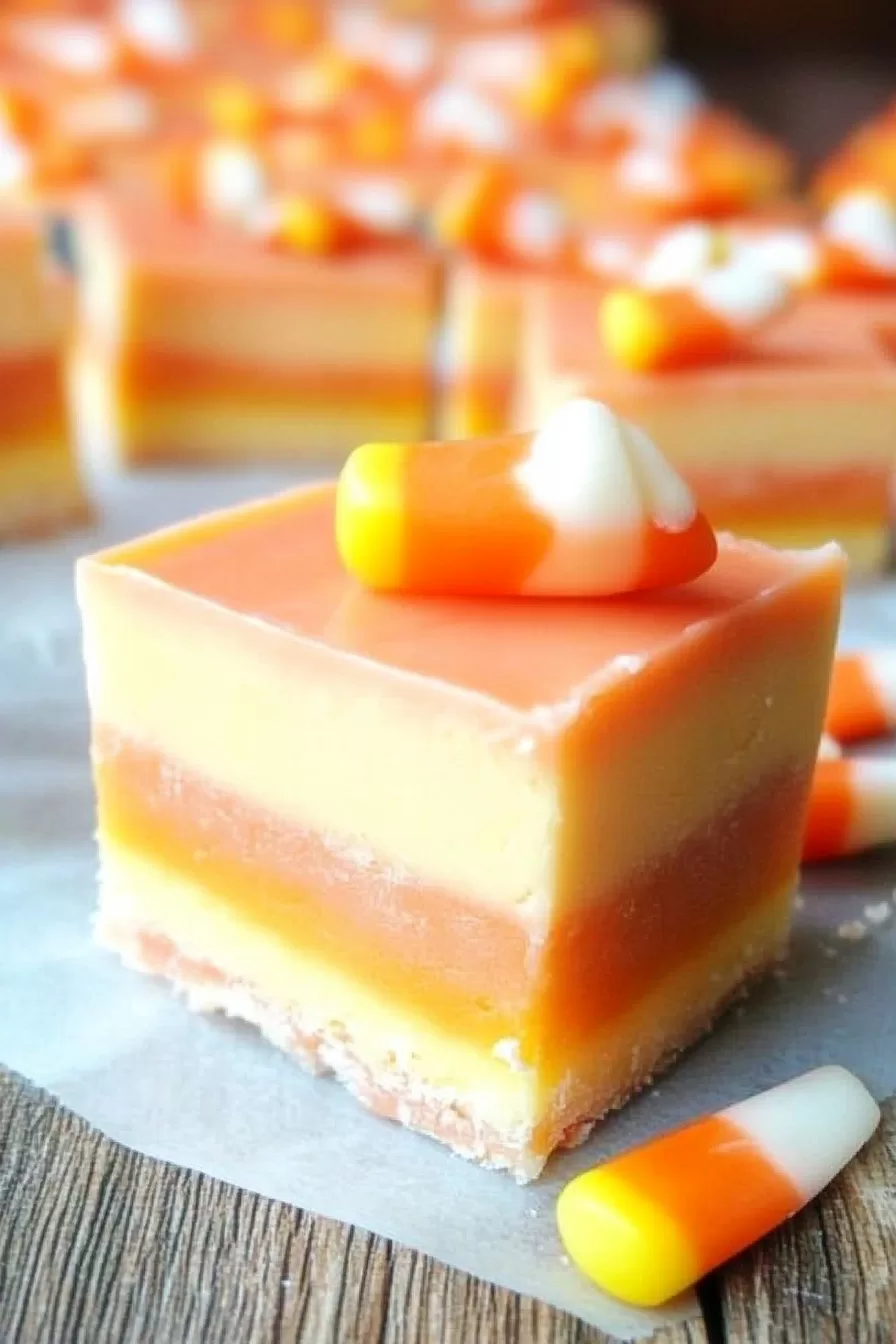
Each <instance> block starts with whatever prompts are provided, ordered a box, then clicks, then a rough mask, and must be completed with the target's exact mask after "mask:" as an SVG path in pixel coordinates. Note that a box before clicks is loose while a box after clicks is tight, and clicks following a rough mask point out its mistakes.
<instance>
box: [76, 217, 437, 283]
mask: <svg viewBox="0 0 896 1344" xmlns="http://www.w3.org/2000/svg"><path fill="white" fill-rule="evenodd" d="M82 214H83V215H84V217H85V218H86V219H87V220H88V221H90V222H95V223H97V224H98V225H99V228H100V229H101V230H102V231H103V234H104V236H105V237H107V238H108V239H109V241H110V242H111V244H112V245H113V246H114V247H117V248H119V249H120V251H121V252H122V254H123V255H124V258H125V260H126V262H127V263H128V264H129V265H130V266H132V267H134V268H135V269H136V270H138V271H153V272H156V273H158V272H162V273H166V274H169V275H172V276H175V275H176V276H177V277H178V279H179V280H180V279H183V282H184V284H189V285H193V286H195V287H196V288H197V289H201V288H204V287H206V286H207V285H209V284H212V285H214V286H215V287H217V288H220V287H221V286H222V285H232V286H234V287H238V288H240V289H245V288H247V287H248V286H251V287H252V288H254V289H258V288H261V289H264V290H267V291H270V290H276V291H278V292H282V291H283V290H284V289H286V288H289V287H292V286H295V287H296V288H299V289H301V291H302V292H303V293H305V292H307V291H308V289H309V287H313V286H314V285H315V284H319V285H320V288H321V290H322V292H323V291H324V290H327V291H329V290H332V289H334V288H336V289H338V290H339V291H340V292H355V291H356V290H357V289H358V288H359V287H362V288H364V289H368V290H369V289H370V288H371V287H381V288H384V289H387V290H389V291H390V292H394V293H396V295H398V296H400V295H401V294H403V293H404V292H405V291H406V290H408V289H413V290H414V291H415V292H416V291H417V289H418V286H419V281H420V274H421V271H426V272H432V273H433V275H435V271H436V262H435V260H434V259H433V258H431V257H429V256H427V255H426V253H425V252H424V251H423V249H422V248H421V247H419V246H417V245H416V244H414V243H412V242H396V243H388V244H386V243H384V244H382V245H377V246H371V247H369V248H363V249H360V250H359V251H357V252H352V253H350V254H347V255H342V254H340V255H338V256H334V257H320V256H302V255H300V254H298V253H295V252H288V251H284V250H282V249H281V250H278V249H276V248H272V247H268V246H266V245H265V244H264V243H262V242H261V241H257V240H255V239H253V238H251V237H249V236H247V234H246V233H245V232H244V231H242V230H241V229H239V228H236V227H228V226H227V225H224V224H216V223H213V222H212V221H210V220H205V219H203V220H202V221H201V222H196V221H193V220H191V219H189V218H186V217H183V216H180V215H177V214H175V213H174V212H170V211H165V210H161V209H158V208H153V207H151V206H149V205H148V204H147V202H145V201H139V202H138V201H134V200H128V201H125V200H122V199H113V198H111V197H108V196H107V197H105V198H100V197H98V196H94V197H92V198H91V199H89V200H88V201H85V202H84V203H83V204H82Z"/></svg>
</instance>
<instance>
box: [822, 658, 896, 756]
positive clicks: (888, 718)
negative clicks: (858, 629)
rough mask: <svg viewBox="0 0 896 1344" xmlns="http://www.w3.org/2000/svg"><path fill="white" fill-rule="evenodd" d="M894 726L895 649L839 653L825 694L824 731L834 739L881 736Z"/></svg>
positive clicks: (853, 740) (847, 739) (895, 722)
mask: <svg viewBox="0 0 896 1344" xmlns="http://www.w3.org/2000/svg"><path fill="white" fill-rule="evenodd" d="M894 729H896V649H894V648H880V649H866V650H865V652H864V653H860V652H856V653H842V654H840V655H839V656H838V657H837V659H836V661H835V663H834V671H833V675H832V677H831V688H830V692H829V694H828V707H827V714H826V716H825V730H826V731H827V732H828V733H830V735H831V736H832V737H835V738H836V739H837V741H838V742H856V741H860V740H861V739H862V738H869V737H884V736H885V735H886V734H887V733H891V732H893V730H894Z"/></svg>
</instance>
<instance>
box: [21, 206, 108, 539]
mask: <svg viewBox="0 0 896 1344" xmlns="http://www.w3.org/2000/svg"><path fill="white" fill-rule="evenodd" d="M68 307H69V296H68V295H67V293H66V289H65V285H64V282H63V281H62V279H61V277H58V276H54V275H53V274H52V273H51V271H50V270H49V268H48V263H47V259H46V256H45V252H44V244H43V234H42V230H41V227H40V223H39V221H38V220H37V218H36V217H34V216H32V215H31V214H29V213H26V212H10V211H7V212H5V213H4V214H3V215H2V217H0V538H3V537H12V536H15V537H19V536H32V535H36V534H40V533H44V532H48V531H53V530H54V529H56V528H58V527H61V526H64V525H66V524H69V523H73V522H78V521H83V520H84V519H85V518H86V516H87V503H86V499H85V495H84V492H83V489H82V486H81V483H80V480H79V476H78V470H77V465H76V461H75V455H74V451H73V448H72V442H71V435H70V433H69V416H68V407H67V401H66V395H65V370H64V363H63V343H64V337H65V328H66V313H67V309H68Z"/></svg>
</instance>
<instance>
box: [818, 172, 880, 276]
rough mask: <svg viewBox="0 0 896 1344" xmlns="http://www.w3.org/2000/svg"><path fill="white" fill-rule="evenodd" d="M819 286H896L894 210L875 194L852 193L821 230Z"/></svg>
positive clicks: (839, 202) (841, 200)
mask: <svg viewBox="0 0 896 1344" xmlns="http://www.w3.org/2000/svg"><path fill="white" fill-rule="evenodd" d="M821 242H822V249H823V250H822V283H823V284H825V285H827V286H828V287H830V288H835V289H836V288H872V289H874V288H883V287H886V286H890V285H896V208H894V206H893V204H892V203H891V202H890V201H889V200H888V199H887V197H886V196H884V195H883V194H882V193H880V192H877V191H851V192H847V193H846V194H845V195H843V196H841V197H840V198H839V199H838V200H837V201H836V202H835V203H834V205H833V206H832V207H831V209H830V210H829V211H828V214H827V215H826V216H825V219H824V222H823V224H822V228H821Z"/></svg>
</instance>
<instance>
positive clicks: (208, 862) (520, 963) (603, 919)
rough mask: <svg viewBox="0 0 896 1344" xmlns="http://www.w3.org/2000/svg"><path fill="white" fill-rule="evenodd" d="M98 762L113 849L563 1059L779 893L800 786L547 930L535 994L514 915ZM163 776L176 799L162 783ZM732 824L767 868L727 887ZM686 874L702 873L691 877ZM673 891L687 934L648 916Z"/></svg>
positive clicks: (468, 1034)
mask: <svg viewBox="0 0 896 1344" xmlns="http://www.w3.org/2000/svg"><path fill="white" fill-rule="evenodd" d="M95 755H96V759H97V765H96V783H97V790H98V796H99V818H100V829H101V833H102V834H103V835H104V836H105V837H106V839H107V840H109V841H110V842H112V843H113V844H115V845H116V846H117V847H119V848H123V849H124V850H125V851H127V852H130V853H133V854H135V855H137V856H144V857H145V858H146V859H147V860H148V861H150V862H152V863H155V864H161V865H163V866H164V868H165V869H166V870H169V871H171V872H172V873H175V874H178V875H180V876H181V877H186V878H188V879H189V880H191V881H194V882H197V883H199V884H200V885H205V886H208V887H209V888H210V889H212V890H214V891H215V892H216V896H217V898H218V899H220V900H221V901H226V902H230V903H231V904H232V905H234V906H235V907H238V908H239V909H241V910H244V911H245V912H246V914H247V915H248V916H250V917H251V919H252V920H253V921H258V922H260V923H262V924H263V925H264V926H265V927H269V928H271V929H272V930H275V931H277V932H278V933H279V934H280V936H282V937H283V938H285V939H287V940H289V941H292V942H294V943H295V944H296V945H297V946H298V947H301V948H302V949H303V950H306V951H308V952H310V953H311V954H312V955H314V956H317V957H320V958H322V959H323V960H324V961H325V962H327V963H329V964H332V965H334V966H336V967H338V968H341V969H342V970H344V971H347V972H348V973H349V974H351V975H353V976H355V977H357V978H358V980H359V981H360V982H362V983H365V984H369V985H371V986H372V987H373V988H377V987H378V988H380V989H382V990H383V991H384V992H385V993H387V994H388V995H389V996H390V997H392V998H395V999H396V1000H398V1001H399V1002H401V1003H404V1004H406V1005H407V1006H408V1007H409V1008H410V1009H412V1010H413V1011H414V1012H416V1013H419V1014H422V1015H423V1016H424V1017H425V1018H427V1019H429V1020H431V1021H433V1022H434V1023H436V1024H437V1025H439V1026H440V1027H442V1028H443V1029H444V1030H445V1031H446V1032H448V1033H449V1034H451V1035H456V1036H459V1037H462V1038H465V1039H468V1040H470V1041H473V1042H477V1043H480V1044H488V1043H489V1042H490V1041H492V1042H493V1041H494V1040H495V1039H497V1038H498V1037H502V1036H514V1037H519V1038H520V1040H521V1041H523V1043H524V1046H525V1050H526V1051H534V1050H537V1049H538V1048H539V1046H538V1041H537V1040H536V1039H533V1038H532V1030H531V1026H530V1024H529V1022H528V1021H526V1020H521V1013H522V1008H521V1005H522V1004H523V1003H524V1002H525V1003H527V1004H528V1005H529V1007H530V1010H531V1012H532V1021H533V1022H537V1023H538V1029H539V1032H540V1031H542V1030H543V1031H544V1032H545V1034H546V1037H547V1039H557V1040H562V1041H563V1042H564V1051H565V1055H564V1058H565V1059H567V1060H568V1059H569V1057H570V1056H574V1055H576V1054H577V1053H578V1051H579V1050H580V1049H583V1048H585V1047H586V1046H587V1045H588V1043H589V1041H592V1040H593V1039H594V1036H595V1034H596V1033H598V1032H599V1031H600V1030H601V1029H603V1028H604V1027H606V1026H607V1025H609V1024H611V1023H612V1022H613V1021H614V1020H615V1019H616V1018H618V1017H619V1016H621V1015H622V1014H624V1013H625V1012H627V1011H628V1010H629V1009H630V1008H632V1007H633V1006H634V1005H636V1004H637V1002H638V1001H639V999H640V998H641V997H643V995H644V994H646V993H647V992H649V990H650V989H651V988H652V987H653V986H654V985H655V984H656V983H657V981H658V980H659V979H661V978H662V976H663V975H664V974H665V973H671V972H672V971H673V970H674V969H676V968H677V967H678V966H681V965H684V964H685V963H686V962H687V961H688V960H690V959H691V958H692V957H693V956H695V955H697V954H698V953H699V951H700V950H701V949H702V948H703V947H704V946H706V945H708V944H709V943H710V942H711V941H712V940H713V938H715V937H716V936H718V935H719V934H720V933H723V932H724V930H725V929H726V928H727V927H729V925H731V924H732V923H734V922H737V921H738V920H740V919H741V918H743V917H744V915H746V914H748V913H749V912H750V911H751V910H752V909H754V908H756V907H757V906H758V905H759V904H760V903H761V902H762V901H763V900H764V899H765V897H766V896H767V895H768V893H770V892H772V893H777V892H780V891H781V890H782V889H783V888H784V887H785V886H786V884H787V882H788V880H789V878H790V874H791V873H792V871H793V864H794V855H793V853H792V842H791V839H790V830H791V827H790V825H789V823H788V822H787V821H786V820H785V819H786V818H788V817H789V816H790V815H791V813H792V809H793V807H794V806H797V807H799V806H800V804H801V801H802V797H803V794H804V790H805V781H804V779H803V777H802V776H798V775H797V774H796V773H794V772H793V771H785V772H782V773H781V774H780V775H779V776H778V777H777V779H766V780H763V781H762V782H761V783H760V784H759V785H757V786H756V787H755V789H753V790H752V791H751V792H750V793H749V794H748V795H747V796H746V797H745V798H743V799H742V800H741V801H740V802H738V803H737V804H736V805H735V806H734V807H732V808H731V809H727V810H726V811H725V813H724V816H723V817H722V818H721V819H720V820H719V822H718V823H717V824H710V825H708V826H706V827H701V829H700V830H699V831H697V832H695V833H694V834H693V835H692V836H690V837H689V838H687V839H686V840H685V841H684V842H683V843H682V844H680V845H679V846H677V847H676V849H675V851H674V852H672V853H670V854H668V855H666V856H664V857H663V858H662V859H661V860H660V861H658V862H656V863H652V864H651V865H650V867H649V870H648V871H647V872H645V873H643V874H633V875H632V877H631V879H630V881H628V882H626V883H625V885H624V886H622V887H620V889H619V890H618V891H607V892H605V893H595V897H596V898H597V899H595V900H593V901H590V902H589V903H588V904H587V905H585V906H584V908H583V909H581V910H579V911H574V912H571V913H570V915H568V916H567V917H566V919H565V920H564V921H561V922H560V923H559V924H558V925H557V927H556V929H555V930H554V932H553V935H552V937H551V941H550V944H549V946H548V947H547V949H546V950H545V951H544V954H543V957H542V958H541V959H540V964H541V967H542V969H541V971H540V974H541V976H542V985H541V989H540V990H536V989H535V987H534V986H533V984H532V975H533V973H534V972H533V966H534V965H538V964H539V959H538V958H536V957H535V956H534V949H535V947H536V946H537V944H538V942H539V939H540V936H541V935H540V934H539V932H538V930H537V929H531V928H528V927H527V926H526V924H525V922H523V921H521V920H520V919H518V918H517V917H516V916H515V915H514V914H513V913H512V912H507V911H503V910H501V909H496V908H495V907H488V906H484V905H480V904H477V903H476V902H475V901H472V900H470V899H469V898H465V897H463V896H461V895H459V894H454V893H451V892H448V891H445V890H443V889H439V890H435V889H432V888H428V887H427V886H426V885H425V884H421V883H420V882H417V881H414V882H403V881H401V880H400V878H398V877H396V875H395V874H394V873H393V872H391V870H389V869H388V868H383V869H382V871H379V870H377V869H376V868H369V869H368V868H365V869H363V870H362V869H359V868H358V867H357V865H355V864H353V863H352V862H351V861H350V860H346V861H345V862H344V863H340V861H339V859H338V856H337V855H336V854H335V853H334V851H333V850H332V849H331V848H328V847H327V846H325V845H324V842H323V840H322V839H321V838H320V837H318V836H316V835H315V834H314V833H313V832H310V831H298V830H297V829H295V828H294V827H291V826H289V825H288V824H287V823H285V822H282V821H280V820H278V819H277V818H276V817H273V816H271V815H268V814H259V813H258V812H257V811H254V810H253V809H252V808H251V806H249V805H248V804H246V803H244V802H242V801H241V800H240V799H239V798H238V797H235V796H230V795H228V794H226V793H224V792H222V791H220V790H219V789H217V788H215V787H214V785H213V784H211V783H204V782H202V781H201V780H199V779H198V778H195V777H193V776H191V775H190V774H189V773H188V772H184V771H182V770H181V769H180V768H179V767H177V766H176V765H175V764H174V763H173V762H170V761H168V760H167V759H165V758H163V757H160V756H158V755H156V754H155V753H153V752H151V751H149V750H148V749H146V748H143V747H138V746H137V745H135V744H133V743H129V742H128V741H127V740H124V739H122V738H120V737H119V736H118V734H116V733H114V732H113V731H112V730H110V729H100V730H98V732H97V734H96V739H95ZM174 774H176V775H177V777H178V779H179V781H180V784H179V789H178V794H177V801H176V803H174V802H173V801H172V797H171V790H170V784H169V782H168V781H170V779H171V778H172V776H173V775H174ZM776 827H779V830H780V834H779V835H776V833H775V832H776ZM735 833H736V834H737V836H738V838H739V843H740V844H741V845H742V846H743V848H744V852H745V853H746V852H749V850H750V847H751V846H752V844H753V841H752V839H751V837H753V836H754V835H756V836H761V837H762V843H763V852H764V853H766V854H767V855H768V858H767V865H766V866H763V868H762V869H761V870H759V869H757V867H756V865H755V864H753V865H747V864H744V865H742V867H741V870H740V873H739V876H738V878H737V880H736V881H734V882H733V883H732V878H731V871H730V843H731V840H730V837H731V835H732V834H735ZM695 871H699V872H700V873H701V875H702V880H701V882H700V883H694V882H693V881H692V880H691V876H690V875H692V874H693V873H694V872H695ZM261 873H263V874H264V881H263V882H260V881H259V875H260V874H261ZM670 890H674V891H675V893H676V896H675V900H676V903H677V908H678V910H679V912H680V921H681V922H680V927H681V928H683V929H688V930H689V931H692V933H689V935H688V937H686V938H683V937H681V936H676V932H675V930H674V929H671V928H669V927H668V926H667V925H666V924H665V923H658V922H657V920H656V918H655V917H654V912H655V911H656V910H659V909H662V908H666V907H667V906H668V905H669V901H670V897H669V895H668V892H669V891H670ZM720 893H721V894H720ZM633 923H634V924H636V926H637V928H638V930H639V932H638V937H637V938H636V939H633V938H632V937H631V928H632V927H633ZM609 949H612V956H607V952H608V950H609ZM624 949H628V953H627V955H626V954H625V952H624ZM561 1063H562V1061H558V1067H559V1066H560V1064H561Z"/></svg>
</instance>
